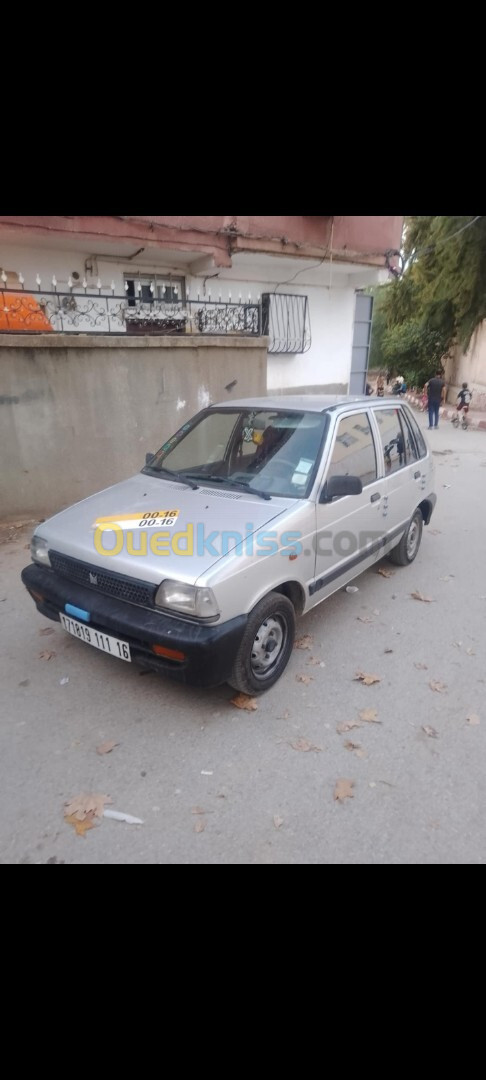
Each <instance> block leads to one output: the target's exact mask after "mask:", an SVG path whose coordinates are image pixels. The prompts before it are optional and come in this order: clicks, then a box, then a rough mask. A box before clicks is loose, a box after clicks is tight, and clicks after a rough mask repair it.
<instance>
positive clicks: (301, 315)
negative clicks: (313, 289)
mask: <svg viewBox="0 0 486 1080" xmlns="http://www.w3.org/2000/svg"><path fill="white" fill-rule="evenodd" d="M262 332H263V333H264V334H267V335H268V337H269V338H270V344H269V347H268V351H269V353H304V352H307V350H308V349H310V346H311V341H312V337H311V328H310V316H309V304H308V299H307V296H299V295H295V294H293V293H262Z"/></svg>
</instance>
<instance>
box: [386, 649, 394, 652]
mask: <svg viewBox="0 0 486 1080" xmlns="http://www.w3.org/2000/svg"><path fill="white" fill-rule="evenodd" d="M385 652H393V649H385Z"/></svg>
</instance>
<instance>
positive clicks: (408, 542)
mask: <svg viewBox="0 0 486 1080" xmlns="http://www.w3.org/2000/svg"><path fill="white" fill-rule="evenodd" d="M423 527H424V521H423V517H422V514H421V512H420V510H416V511H415V513H414V515H413V517H412V520H411V521H410V523H409V526H408V528H407V529H406V530H405V532H404V534H403V536H402V539H401V540H400V543H399V544H397V546H396V547H394V548H392V550H391V551H390V554H389V556H388V557H389V559H391V561H392V562H394V563H397V564H398V566H409V564H410V563H412V562H413V560H414V559H415V557H416V555H417V553H418V549H419V547H420V542H421V540H422V531H423Z"/></svg>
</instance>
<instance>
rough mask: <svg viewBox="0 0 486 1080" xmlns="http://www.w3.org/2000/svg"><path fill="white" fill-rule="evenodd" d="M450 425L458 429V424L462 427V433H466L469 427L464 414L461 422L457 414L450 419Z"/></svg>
mask: <svg viewBox="0 0 486 1080" xmlns="http://www.w3.org/2000/svg"><path fill="white" fill-rule="evenodd" d="M451 424H453V425H454V427H455V428H458V427H459V424H461V427H462V430H463V431H467V429H468V427H469V421H468V418H467V416H466V414H464V415H463V417H462V420H461V417H460V416H459V413H456V415H455V416H453V417H452V420H451Z"/></svg>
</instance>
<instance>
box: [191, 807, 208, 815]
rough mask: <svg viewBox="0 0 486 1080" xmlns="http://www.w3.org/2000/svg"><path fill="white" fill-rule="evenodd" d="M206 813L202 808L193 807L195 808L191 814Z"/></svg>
mask: <svg viewBox="0 0 486 1080" xmlns="http://www.w3.org/2000/svg"><path fill="white" fill-rule="evenodd" d="M205 813H206V811H205V810H204V809H203V807H202V806H193V808H192V810H191V814H205Z"/></svg>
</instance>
